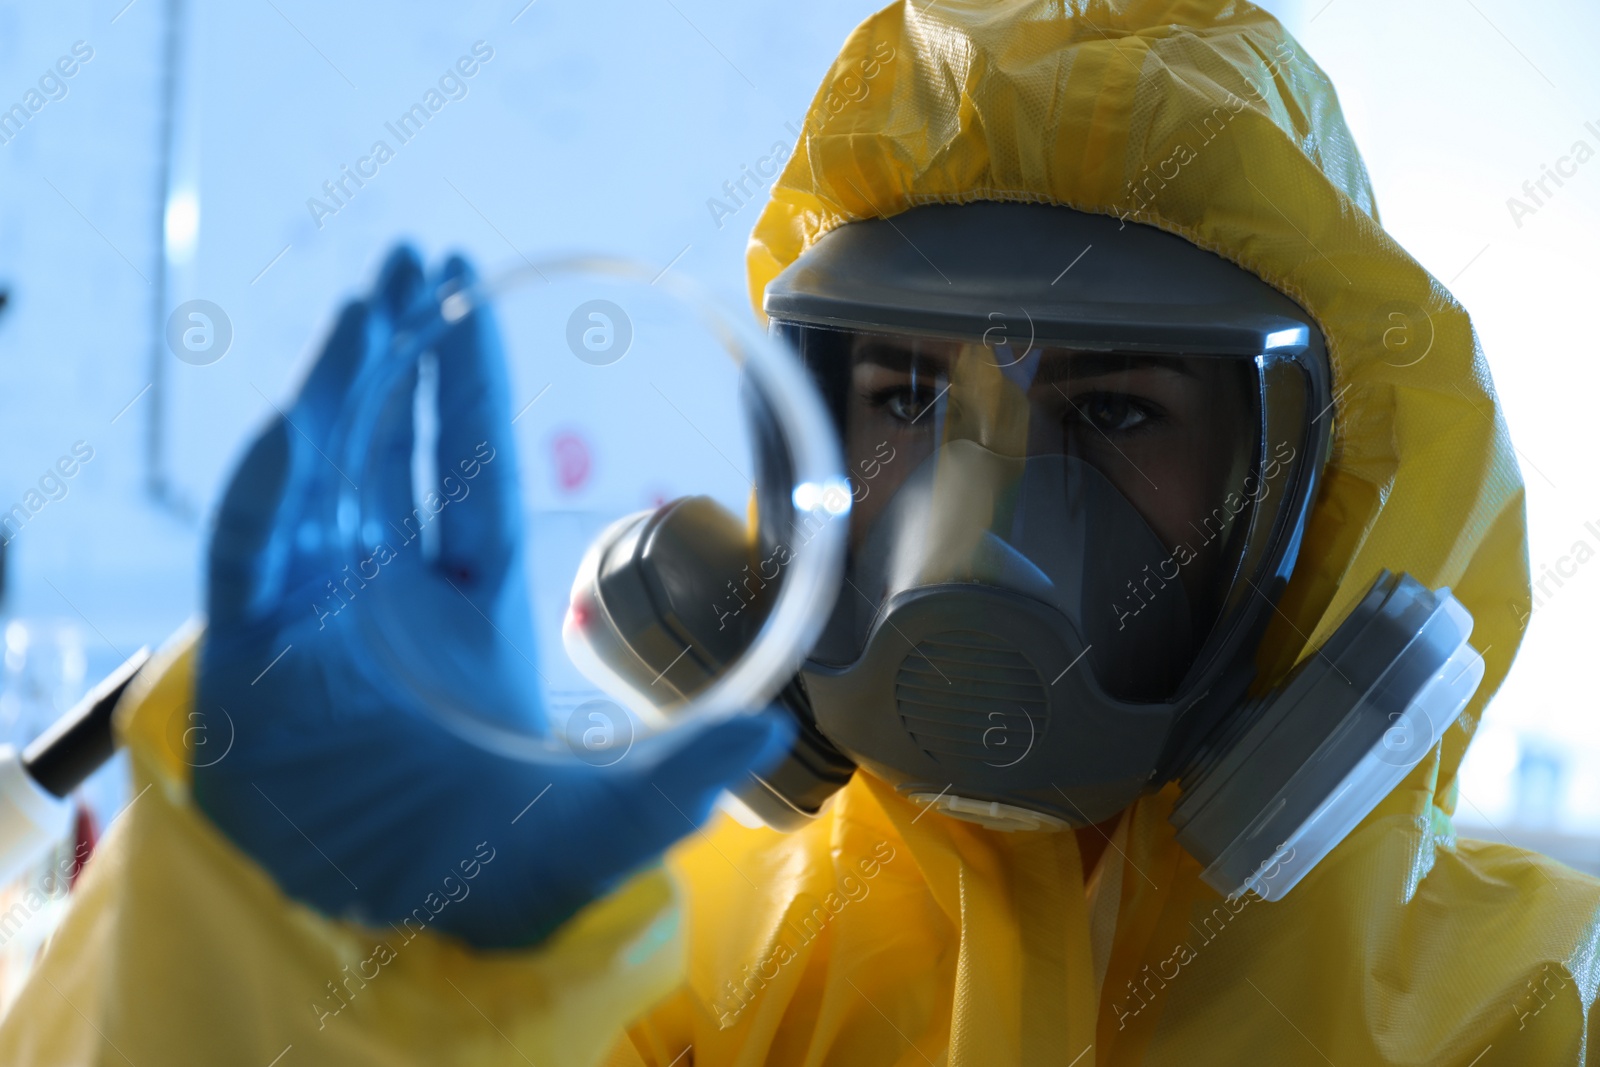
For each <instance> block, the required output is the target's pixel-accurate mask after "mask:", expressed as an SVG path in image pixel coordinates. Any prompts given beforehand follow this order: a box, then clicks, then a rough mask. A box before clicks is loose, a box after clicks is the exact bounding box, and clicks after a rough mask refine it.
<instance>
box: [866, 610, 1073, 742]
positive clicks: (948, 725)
mask: <svg viewBox="0 0 1600 1067" xmlns="http://www.w3.org/2000/svg"><path fill="white" fill-rule="evenodd" d="M894 696H895V703H896V705H897V706H898V707H899V711H900V722H901V724H902V725H903V726H904V727H905V729H906V732H907V733H909V734H910V735H911V737H912V740H914V741H916V743H917V744H918V745H919V746H920V747H921V748H922V750H923V751H924V752H926V753H927V754H928V755H929V756H930V757H931V758H932V759H934V760H937V761H940V762H951V761H955V760H977V761H980V762H982V763H987V764H989V765H991V766H999V767H1003V766H1006V765H1008V764H1011V763H1014V762H1016V761H1018V760H1020V759H1021V758H1022V757H1023V756H1024V755H1026V754H1027V753H1028V751H1029V750H1030V749H1031V748H1032V747H1033V743H1034V741H1035V740H1037V738H1038V737H1039V736H1040V735H1042V734H1043V733H1044V727H1045V706H1046V694H1045V686H1044V681H1043V680H1042V679H1041V678H1040V677H1039V672H1038V671H1037V670H1035V669H1034V667H1033V664H1032V663H1030V662H1028V659H1027V657H1026V656H1024V655H1023V654H1022V653H1021V652H1018V651H1017V650H1016V649H1015V648H1013V647H1012V646H1011V645H1009V644H1007V643H1006V642H1004V641H1001V640H999V639H997V638H994V637H991V636H989V635H988V634H984V633H979V632H977V631H975V630H955V631H950V632H947V633H942V634H936V635H934V636H933V637H929V638H927V639H925V640H923V641H919V642H918V643H917V646H916V647H915V648H913V649H912V650H911V652H910V653H909V654H907V656H906V658H905V660H904V661H903V662H902V663H901V664H900V673H899V674H898V675H896V676H895V686H894Z"/></svg>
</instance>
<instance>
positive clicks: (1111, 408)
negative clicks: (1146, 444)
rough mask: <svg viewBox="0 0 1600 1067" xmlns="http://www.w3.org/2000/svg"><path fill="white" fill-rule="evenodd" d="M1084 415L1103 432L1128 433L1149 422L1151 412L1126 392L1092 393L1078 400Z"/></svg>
mask: <svg viewBox="0 0 1600 1067" xmlns="http://www.w3.org/2000/svg"><path fill="white" fill-rule="evenodd" d="M1077 407H1078V409H1079V410H1080V411H1081V412H1082V413H1083V417H1084V418H1085V419H1087V420H1088V421H1089V423H1090V424H1091V425H1092V426H1094V427H1095V428H1096V429H1097V430H1100V431H1101V432H1102V433H1107V434H1112V433H1127V432H1129V431H1130V430H1136V429H1138V428H1139V427H1140V426H1142V425H1143V424H1144V423H1145V422H1147V421H1148V420H1149V418H1150V414H1149V412H1148V411H1146V410H1145V408H1144V407H1143V405H1141V404H1140V403H1139V402H1138V401H1136V400H1134V399H1133V398H1132V397H1130V396H1128V395H1127V394H1126V393H1092V394H1090V395H1089V396H1087V397H1084V398H1083V399H1082V400H1080V401H1078V404H1077Z"/></svg>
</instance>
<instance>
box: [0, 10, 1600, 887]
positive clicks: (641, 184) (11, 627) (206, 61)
mask: <svg viewBox="0 0 1600 1067" xmlns="http://www.w3.org/2000/svg"><path fill="white" fill-rule="evenodd" d="M1265 6H1267V7H1268V8H1269V9H1271V10H1273V11H1274V12H1275V13H1276V14H1277V15H1278V16H1279V17H1280V18H1281V19H1282V20H1283V21H1284V22H1285V23H1286V24H1287V25H1288V26H1289V28H1290V29H1291V31H1292V32H1293V33H1295V34H1296V35H1297V36H1298V37H1299V39H1300V40H1301V41H1302V42H1303V44H1304V45H1305V46H1306V48H1307V49H1308V50H1309V51H1310V53H1311V54H1312V56H1313V57H1314V58H1315V59H1316V60H1317V61H1318V62H1319V63H1320V64H1321V65H1322V66H1323V67H1324V69H1325V70H1326V71H1327V72H1328V73H1329V75H1330V76H1331V77H1332V79H1333V82H1334V84H1335V85H1336V86H1337V87H1338V89H1339V93H1340V98H1341V101H1342V103H1343V106H1344V111H1345V115H1346V118H1347V119H1348V121H1349V123H1350V126H1351V127H1352V129H1353V130H1354V132H1355V135H1356V138H1357V140H1358V142H1359V144H1360V146H1361V148H1362V149H1363V151H1364V153H1365V156H1366V161H1367V165H1368V167H1369V169H1370V172H1371V176H1372V180H1373V184H1374V186H1375V188H1376V192H1377V201H1378V205H1379V207H1380V210H1381V213H1382V214H1381V218H1382V221H1383V223H1384V224H1385V225H1386V226H1387V227H1388V229H1389V230H1390V232H1391V233H1393V234H1394V235H1395V236H1396V237H1397V238H1398V239H1399V241H1400V242H1401V243H1402V244H1403V245H1404V246H1405V247H1406V248H1407V249H1409V250H1410V252H1411V253H1412V254H1413V255H1414V256H1415V257H1416V258H1417V259H1418V260H1420V261H1421V262H1422V263H1423V265H1424V266H1426V267H1427V268H1428V270H1429V271H1431V272H1432V274H1433V275H1434V276H1435V277H1436V278H1437V279H1438V280H1439V282H1440V283H1441V284H1443V285H1445V286H1446V287H1448V288H1449V289H1450V290H1451V291H1452V292H1453V293H1454V294H1455V295H1456V296H1457V297H1458V298H1459V299H1460V300H1461V302H1462V303H1464V304H1465V305H1466V307H1467V308H1468V309H1469V310H1470V311H1471V312H1472V315H1473V319H1474V321H1475V323H1476V325H1477V329H1478V332H1479V336H1480V338H1481V341H1482V344H1483V348H1484V350H1485V352H1486V354H1487V356H1488V359H1489V364H1490V367H1491V368H1492V370H1493V373H1494V378H1495V384H1496V388H1497V389H1498V390H1499V393H1500V395H1501V397H1502V398H1503V400H1504V403H1505V409H1506V412H1507V417H1508V419H1509V431H1510V433H1511V436H1512V440H1513V441H1514V443H1515V445H1516V447H1517V452H1518V455H1519V457H1520V459H1521V463H1522V471H1523V476H1524V478H1525V480H1526V483H1527V500H1528V512H1529V518H1530V524H1531V550H1530V556H1531V559H1530V562H1531V566H1532V571H1533V575H1534V579H1535V582H1536V583H1537V590H1536V594H1535V597H1536V599H1535V600H1534V602H1533V603H1531V604H1527V603H1524V604H1510V603H1508V604H1505V605H1503V606H1501V608H1500V609H1499V610H1504V611H1507V612H1512V613H1515V614H1516V615H1517V617H1518V618H1519V619H1521V620H1524V621H1525V624H1526V628H1527V634H1526V642H1525V644H1524V645H1523V648H1522V652H1521V654H1520V656H1519V658H1518V660H1517V662H1516V665H1515V667H1514V669H1513V671H1512V673H1511V676H1510V679H1509V681H1508V682H1507V683H1506V685H1505V687H1504V689H1503V690H1502V692H1501V694H1500V696H1499V698H1498V700H1497V701H1496V702H1495V703H1494V705H1493V707H1492V708H1491V709H1490V711H1489V713H1488V715H1487V717H1486V719H1485V721H1484V723H1483V724H1482V727H1481V729H1480V735H1479V740H1478V741H1477V742H1476V745H1475V747H1474V749H1473V752H1472V755H1471V757H1470V758H1469V760H1468V762H1467V764H1466V768H1465V771H1464V775H1463V784H1462V795H1461V804H1460V825H1461V827H1462V830H1463V832H1464V833H1466V834H1469V835H1471V836H1477V837H1486V838H1491V839H1502V838H1504V839H1509V840H1511V841H1513V842H1515V843H1518V844H1525V845H1529V846H1532V847H1535V848H1538V849H1540V850H1541V851H1545V852H1548V853H1550V854H1551V855H1553V856H1555V857H1557V858H1559V859H1561V860H1563V861H1565V862H1567V863H1570V864H1573V865H1574V866H1578V867H1581V868H1585V869H1588V870H1591V871H1596V872H1600V773H1597V772H1600V706H1597V705H1600V698H1597V696H1596V685H1595V678H1594V676H1593V675H1591V674H1590V671H1591V670H1593V669H1595V665H1596V662H1597V658H1600V657H1597V645H1600V481H1597V479H1596V476H1595V472H1596V469H1597V462H1596V461H1597V458H1600V438H1597V436H1596V434H1595V432H1594V431H1595V426H1596V425H1597V423H1600V418H1597V413H1596V409H1597V407H1600V360H1597V359H1596V355H1597V352H1596V349H1597V347H1600V342H1597V340H1596V337H1597V331H1596V330H1595V329H1591V328H1589V327H1588V326H1586V325H1584V323H1583V322H1580V321H1578V320H1580V319H1582V318H1583V316H1584V315H1586V314H1588V312H1589V311H1591V310H1593V308H1594V304H1595V294H1594V290H1595V288H1596V286H1597V284H1600V269H1597V266H1596V261H1597V255H1596V247H1595V246H1596V240H1597V238H1600V66H1597V65H1596V64H1595V63H1594V61H1593V54H1592V53H1593V42H1594V41H1595V40H1597V39H1600V8H1595V7H1593V6H1589V5H1583V4H1579V3H1577V2H1575V0H1574V2H1570V3H1564V4H1557V3H1527V2H1514V0H1417V2H1415V3H1409V4H1392V3H1384V2H1381V0H1306V2H1304V3H1302V2H1298V0H1281V2H1277V3H1268V4H1266V5H1265ZM875 7H876V5H875V4H874V3H872V2H871V0H812V2H809V3H807V4H804V5H796V4H794V3H790V2H784V3H777V2H772V0H755V2H746V3H731V2H727V0H625V2H624V0H587V2H584V3H575V2H572V0H508V2H503V3H501V2H496V3H483V2H463V3H457V4H451V5H432V4H422V3H416V2H408V3H389V4H382V5H380V4H350V5H326V4H317V3H312V2H311V0H241V2H233V3H223V2H221V0H57V2H53V3H50V4H38V3H32V4H21V3H9V4H5V5H3V6H0V112H4V113H0V183H3V188H4V189H5V191H6V196H5V197H4V200H3V201H0V291H3V292H4V294H5V295H4V305H3V308H0V398H3V399H0V527H3V540H4V550H3V569H0V597H3V600H0V608H3V612H4V617H3V620H0V634H3V640H4V665H3V673H0V740H11V741H16V742H22V741H26V740H27V739H29V738H30V737H32V736H34V735H35V734H37V732H38V731H39V730H40V729H42V727H43V726H44V725H45V724H46V723H47V722H49V721H50V720H51V718H52V717H53V716H54V715H56V714H57V713H59V712H60V711H61V710H63V709H65V708H66V707H68V706H69V705H70V704H71V702H72V701H73V700H74V699H76V698H77V697H78V696H79V695H81V693H82V692H83V690H84V689H85V687H86V686H87V685H88V684H91V683H92V682H93V681H94V680H96V679H98V678H99V677H101V676H102V675H103V674H105V673H106V672H107V671H108V670H110V669H111V668H112V667H113V666H115V665H116V663H118V662H120V661H121V660H122V659H123V658H124V657H126V656H127V655H128V654H131V653H132V652H133V651H134V650H135V649H136V648H138V647H139V646H140V645H144V644H158V643H160V642H161V641H162V640H163V639H164V638H165V637H166V636H167V635H168V634H170V633H171V632H172V631H173V630H174V629H175V628H177V627H179V626H180V625H181V624H183V623H184V621H185V620H186V619H188V618H190V617H192V616H194V615H195V614H196V612H197V611H198V609H199V606H200V598H201V566H200V561H201V554H202V548H203V545H204V542H205V537H206V529H207V525H208V522H209V518H210V516H211V514H212V511H213V509H214V508H215V506H216V503H217V497H218V494H219V490H220V487H221V485H222V484H223V481H224V479H225V478H226V476H227V474H228V472H229V470H230V468H231V465H232V464H233V463H234V462H235V461H236V460H237V458H238V457H239V455H240V452H241V450H242V448H243V447H244V446H245V445H246V444H247V442H248V440H249V438H250V436H251V435H252V433H253V432H254V430H255V428H256V427H258V426H259V425H260V424H262V422H263V421H264V420H265V419H266V418H267V417H268V416H269V415H271V414H272V413H273V410H274V405H277V404H281V403H283V402H284V401H285V399H286V398H287V397H289V396H290V395H291V394H292V391H293V389H294V386H295V384H296V382H297V380H298V377H299V375H300V374H301V373H303V371H304V368H305V366H306V363H307V361H308V359H309V358H310V356H311V355H312V353H313V352H314V351H315V348H316V346H317V344H318V343H319V341H320V339H321V337H322V336H323V334H324V333H325V331H326V330H327V329H328V326H329V324H330V322H331V319H332V317H333V315H334V313H335V311H336V310H337V307H338V305H339V303H340V302H341V301H342V300H343V299H345V298H347V297H349V296H351V295H353V294H354V293H355V292H356V291H357V289H358V288H359V287H364V286H365V285H366V284H367V283H368V281H369V279H370V278H371V276H372V275H373V272H374V271H375V269H376V267H377V265H378V263H379V261H380V259H381V257H382V256H383V253H384V251H385V250H386V249H387V248H388V247H389V246H390V245H391V244H392V243H393V242H394V241H395V240H396V239H397V238H400V237H406V238H409V239H411V240H413V241H415V242H416V243H417V244H418V245H419V246H420V247H421V248H422V249H423V251H424V253H425V255H427V256H428V258H429V259H430V260H436V259H437V258H438V257H440V256H441V255H442V254H444V253H445V252H446V251H448V250H452V249H459V250H463V251H465V252H466V253H468V254H469V255H470V256H471V257H473V258H474V259H475V260H476V261H478V262H479V263H481V264H484V265H486V266H489V267H493V266H499V265H507V264H515V263H518V262H521V261H524V260H528V259H534V260H537V259H540V258H544V257H548V256H551V255H557V254H565V253H573V252H604V253H610V254H617V255H623V256H628V257H631V258H634V259H637V260H640V261H642V262H644V263H648V264H655V265H659V266H660V267H661V268H663V269H667V268H670V269H671V270H673V271H676V272H681V273H682V274H684V275H687V276H689V277H691V278H694V279H697V280H698V281H699V282H701V283H702V284H703V285H705V286H707V287H709V289H710V290H711V291H713V292H714V293H715V294H716V295H717V296H718V297H719V298H720V299H721V301H722V302H723V303H724V304H726V305H727V306H728V307H730V308H735V309H740V310H741V311H742V309H743V307H744V306H745V301H746V296H745V291H744V266H743V256H744V249H745V242H746V239H747V237H748V234H749V230H750V227H751V225H752V223H753V222H754V219H755V216H756V213H757V212H758V210H759V208H760V204H761V201H762V198H763V194H764V191H765V188H766V187H767V185H768V184H770V182H771V181H772V178H773V176H774V175H775V173H776V169H777V168H776V166H775V165H774V162H775V160H778V159H780V158H781V157H782V156H786V155H787V152H788V150H789V147H790V146H791V145H792V144H793V142H794V140H795V135H796V130H798V128H799V126H800V122H801V119H802V116H803V115H804V113H805V111H806V109H807V107H808V105H809V103H810V99H811V95H812V93H813V92H814V91H815V89H816V87H817V85H818V83H819V80H820V78H821V75H822V73H823V72H824V70H825V69H826V65H827V64H828V63H829V62H830V61H831V60H832V58H833V56H834V55H835V53H836V49H837V47H838V45H839V43H840V42H841V41H842V39H843V38H844V37H845V35H846V34H847V33H848V31H849V30H850V29H851V28H852V27H853V26H854V25H855V24H856V23H857V22H859V21H860V20H861V19H862V18H864V17H865V16H866V15H868V14H870V13H871V11H872V10H874V9H875ZM469 69H470V70H471V73H470V74H468V73H466V71H468V70H469ZM430 91H432V92H434V93H435V101H437V103H438V106H437V107H435V106H433V105H432V102H430V101H428V100H427V94H428V93H429V92H430ZM419 103H423V104H424V105H425V107H424V110H423V113H422V114H423V115H425V120H424V119H423V118H418V117H417V113H416V112H414V111H413V105H417V104H419ZM13 105H20V110H19V108H18V107H14V106H13ZM5 109H9V111H5ZM408 116H409V117H410V121H409V122H408V121H406V118H407V117H408ZM378 142H383V143H384V145H385V148H384V150H383V151H381V152H380V151H377V149H376V145H377V143H378ZM1580 144H1581V145H1582V146H1583V147H1582V148H1580V147H1579V145H1580ZM196 312H198V314H199V317H198V318H197V317H194V313H196ZM174 324H176V325H174ZM1405 328H1407V329H1414V330H1416V331H1418V332H1417V333H1416V338H1415V343H1416V344H1417V345H1418V346H1419V349H1420V348H1421V347H1424V346H1425V344H1426V337H1425V336H1424V331H1425V328H1426V324H1425V323H1414V324H1405ZM185 330H199V331H200V332H199V333H198V334H194V335H191V336H190V337H189V338H188V339H187V342H186V340H185V338H184V337H183V332H184V331H185ZM544 417H545V418H547V419H550V420H551V422H550V426H549V430H548V433H547V435H546V438H545V441H546V447H545V450H544V454H543V455H542V456H536V457H533V459H534V462H536V463H542V464H543V465H544V466H545V467H546V468H547V471H548V480H549V481H548V484H549V490H550V494H551V497H550V498H551V500H553V501H555V503H554V504H552V505H550V507H551V509H552V510H553V511H556V512H567V513H570V514H571V515H575V516H580V517H581V516H582V515H584V514H585V513H586V508H588V506H589V503H590V502H591V501H593V500H595V499H598V497H599V496H600V495H602V494H604V493H605V492H606V487H607V484H608V479H615V478H617V477H618V468H619V465H620V464H621V463H623V460H622V459H621V458H620V456H619V453H617V452H616V451H615V449H614V448H613V447H612V446H611V445H610V444H608V442H607V440H605V439H604V438H603V435H599V434H596V433H595V432H593V429H592V427H591V425H590V424H589V423H586V421H585V413H584V412H583V411H581V410H558V411H553V412H551V413H549V414H548V415H546V416H544ZM638 481H639V479H637V478H634V479H633V480H632V482H630V484H633V483H637V482H638ZM657 488H658V489H659V490H660V491H662V492H668V491H670V489H671V486H669V485H662V486H658V487H657ZM652 502H653V501H651V500H646V499H641V500H640V501H639V506H641V507H643V506H646V505H648V504H650V503H652ZM582 526H583V524H582V523H581V522H578V523H576V524H575V525H574V527H573V528H574V529H578V528H581V527H582ZM558 607H559V606H558ZM542 632H543V634H544V635H545V636H546V639H547V640H549V641H551V642H553V643H554V645H553V649H558V638H557V637H556V634H557V632H558V629H557V628H556V627H554V626H549V625H546V626H544V627H543V629H542ZM551 654H552V655H558V654H559V652H558V650H553V651H552V653H551ZM574 699H576V696H575V697H574ZM124 774H125V770H124V769H123V768H122V767H121V766H120V765H116V764H114V765H112V766H111V767H110V768H108V769H107V770H106V771H105V772H103V773H102V774H101V775H99V776H98V777H97V778H96V779H95V780H94V781H93V782H92V783H91V786H90V788H89V794H88V796H89V801H90V805H91V807H92V809H93V812H94V815H95V818H96V820H97V821H98V823H99V824H100V825H102V826H103V825H104V824H105V823H106V822H107V821H109V820H110V819H111V818H112V817H113V816H114V814H115V812H116V810H117V809H118V806H119V805H121V804H123V803H126V801H127V800H128V797H127V790H126V787H125V784H124V777H123V776H124Z"/></svg>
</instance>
